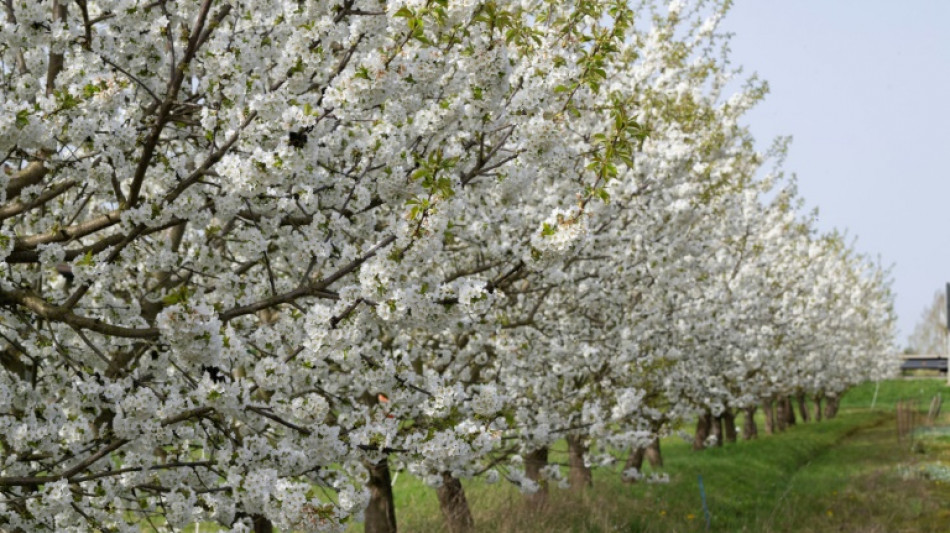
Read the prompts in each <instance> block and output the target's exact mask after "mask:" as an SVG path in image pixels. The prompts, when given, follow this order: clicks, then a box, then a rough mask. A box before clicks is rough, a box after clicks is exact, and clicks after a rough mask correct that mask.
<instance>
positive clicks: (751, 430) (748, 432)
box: [742, 405, 767, 440]
mask: <svg viewBox="0 0 950 533" xmlns="http://www.w3.org/2000/svg"><path fill="white" fill-rule="evenodd" d="M755 410H756V407H755V406H754V405H753V406H752V407H746V408H745V419H744V420H743V421H742V438H743V439H745V440H752V439H757V438H759V428H758V427H757V426H756V425H755ZM766 418H767V417H766Z"/></svg>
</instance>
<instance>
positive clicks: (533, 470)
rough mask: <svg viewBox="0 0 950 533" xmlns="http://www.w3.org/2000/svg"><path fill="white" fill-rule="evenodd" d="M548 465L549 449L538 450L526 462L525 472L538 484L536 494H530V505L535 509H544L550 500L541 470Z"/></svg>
mask: <svg viewBox="0 0 950 533" xmlns="http://www.w3.org/2000/svg"><path fill="white" fill-rule="evenodd" d="M547 465H548V447H547V446H545V447H543V448H538V449H537V450H534V451H533V452H531V453H529V454H528V455H527V456H526V457H525V460H524V472H525V475H526V476H528V479H530V480H532V481H534V482H535V483H537V484H538V490H537V492H535V493H534V494H528V495H527V496H526V499H527V500H528V505H529V506H530V507H533V508H535V509H538V508H541V507H544V504H545V502H546V501H547V499H548V482H547V480H544V479H541V469H542V468H544V467H545V466H547Z"/></svg>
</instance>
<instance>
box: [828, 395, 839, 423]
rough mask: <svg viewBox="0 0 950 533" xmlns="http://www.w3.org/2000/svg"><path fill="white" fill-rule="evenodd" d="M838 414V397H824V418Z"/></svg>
mask: <svg viewBox="0 0 950 533" xmlns="http://www.w3.org/2000/svg"><path fill="white" fill-rule="evenodd" d="M837 414H838V397H837V396H826V397H825V418H827V419H829V420H830V419H832V418H834V417H835V416H836V415H837Z"/></svg>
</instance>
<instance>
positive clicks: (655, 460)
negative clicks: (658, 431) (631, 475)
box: [646, 437, 663, 468]
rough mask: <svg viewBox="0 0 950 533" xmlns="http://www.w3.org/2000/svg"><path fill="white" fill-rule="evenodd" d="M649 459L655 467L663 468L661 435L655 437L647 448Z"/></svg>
mask: <svg viewBox="0 0 950 533" xmlns="http://www.w3.org/2000/svg"><path fill="white" fill-rule="evenodd" d="M646 455H647V461H650V466H652V467H653V468H663V454H662V453H660V437H656V438H654V439H653V440H652V441H651V442H650V445H649V446H647V450H646Z"/></svg>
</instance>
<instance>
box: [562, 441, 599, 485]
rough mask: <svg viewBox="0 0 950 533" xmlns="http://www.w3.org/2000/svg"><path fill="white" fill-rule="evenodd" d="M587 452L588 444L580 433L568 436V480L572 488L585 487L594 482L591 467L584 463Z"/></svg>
mask: <svg viewBox="0 0 950 533" xmlns="http://www.w3.org/2000/svg"><path fill="white" fill-rule="evenodd" d="M586 453H587V444H585V443H584V437H582V436H580V435H568V436H567V461H568V465H570V473H569V474H568V478H567V479H568V481H569V482H570V484H571V488H572V489H583V488H584V487H590V486H592V485H593V484H594V478H593V476H592V475H591V472H590V467H589V466H587V465H585V464H584V454H586Z"/></svg>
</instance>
